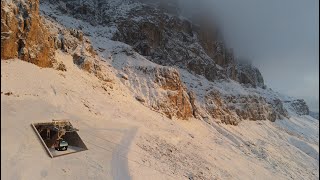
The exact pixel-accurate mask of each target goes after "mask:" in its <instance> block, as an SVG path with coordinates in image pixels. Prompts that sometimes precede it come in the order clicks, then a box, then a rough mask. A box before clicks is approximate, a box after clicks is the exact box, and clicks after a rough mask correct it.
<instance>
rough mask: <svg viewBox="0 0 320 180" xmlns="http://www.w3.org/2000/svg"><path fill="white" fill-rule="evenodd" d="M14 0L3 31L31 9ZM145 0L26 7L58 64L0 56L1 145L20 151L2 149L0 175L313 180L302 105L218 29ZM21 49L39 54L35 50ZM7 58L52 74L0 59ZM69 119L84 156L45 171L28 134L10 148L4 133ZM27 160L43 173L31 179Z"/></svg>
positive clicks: (315, 150)
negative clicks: (240, 55) (237, 53)
mask: <svg viewBox="0 0 320 180" xmlns="http://www.w3.org/2000/svg"><path fill="white" fill-rule="evenodd" d="M29 1H30V2H31V0H26V2H29ZM21 2H25V1H21V0H15V1H6V2H5V3H2V5H1V8H2V9H4V10H6V11H5V13H3V14H2V17H1V18H2V20H3V19H4V20H3V21H2V23H6V24H8V22H10V19H15V18H17V19H18V20H19V19H20V20H21V18H20V17H19V16H12V13H13V14H17V13H16V11H15V10H14V9H15V8H18V9H19V8H22V9H30V7H28V6H31V5H30V4H33V3H21ZM32 2H33V1H32ZM141 2H142V1H130V0H112V1H98V0H90V1H75V0H67V1H60V0H43V1H41V3H40V4H37V2H35V3H36V5H35V6H33V5H32V7H38V6H39V7H40V8H39V9H40V15H41V16H39V19H37V21H35V22H36V23H38V26H39V27H41V29H46V31H48V36H50V39H51V40H52V42H51V41H50V43H51V44H50V45H51V48H50V52H54V54H55V56H54V58H53V61H50V62H51V64H49V65H48V64H46V61H45V60H44V59H43V58H38V59H37V56H36V57H35V58H36V60H35V61H34V59H32V58H31V59H30V58H21V56H20V55H19V53H20V52H18V50H17V52H16V54H13V56H12V57H11V56H10V57H2V61H1V64H2V67H1V68H2V71H1V81H2V82H3V83H5V86H4V87H2V89H1V92H2V93H1V96H2V97H3V100H2V101H1V104H2V105H4V107H2V108H1V111H2V112H3V113H2V117H1V119H5V120H4V121H2V124H3V125H4V127H5V128H4V130H5V131H3V132H2V134H1V135H2V139H3V140H4V141H2V142H12V141H15V142H17V143H12V144H11V143H9V145H8V146H5V147H4V148H2V149H1V153H2V154H4V155H5V156H8V158H6V159H5V160H2V161H1V164H2V165H3V166H2V167H3V169H4V170H5V171H6V172H7V173H6V174H4V175H2V177H4V178H5V179H12V178H13V179H23V178H24V177H32V179H40V178H43V177H45V178H48V179H57V178H58V179H59V178H66V179H79V178H81V177H84V178H85V179H112V178H113V179H130V178H132V179H144V178H145V179H150V176H151V177H152V179H170V178H172V179H187V178H188V177H189V178H191V177H194V179H252V178H253V177H259V179H292V178H293V179H314V178H315V179H316V178H319V174H318V170H319V166H318V163H319V143H318V139H319V131H318V127H319V121H318V120H315V119H314V118H312V117H310V116H308V115H307V114H309V110H308V107H307V106H306V104H305V102H304V101H303V100H296V99H294V98H291V97H287V96H285V95H281V94H279V93H277V92H274V91H272V90H271V89H270V88H267V87H266V86H265V84H264V82H263V78H262V75H261V74H260V72H259V70H258V69H257V68H255V67H253V66H252V65H250V63H249V64H248V63H244V62H242V61H240V60H238V59H236V58H235V57H234V55H233V54H232V51H230V49H228V48H227V47H224V46H225V45H224V43H223V41H222V40H221V39H220V35H219V34H215V27H206V26H205V27H203V26H201V23H200V25H195V24H194V22H191V21H189V20H187V19H185V18H183V17H177V16H175V15H173V14H168V12H163V11H162V10H159V9H156V8H154V7H153V8H151V7H149V6H147V5H145V4H143V3H141ZM9 7H10V8H9ZM11 7H15V8H11ZM35 9H36V8H35ZM11 11H13V12H11ZM27 12H28V11H27ZM34 13H36V12H34ZM28 17H29V16H28ZM36 17H38V16H36ZM30 18H31V19H32V18H33V16H30ZM25 20H26V21H28V18H25V19H23V18H22V20H21V22H23V21H25ZM9 24H10V23H9ZM129 25H130V26H132V27H133V28H132V29H131V28H129V27H128V26H129ZM14 27H15V26H8V28H9V29H6V30H5V32H3V30H1V32H2V33H1V35H2V36H4V38H6V42H10V43H7V44H6V43H4V44H3V43H2V44H1V51H6V48H9V45H11V44H14V43H16V42H19V41H21V40H23V39H24V37H23V36H19V35H20V34H22V35H24V34H28V32H29V30H28V28H26V29H24V28H21V27H20V30H19V31H17V32H16V31H11V32H12V34H11V35H17V36H14V38H11V36H7V33H6V32H7V30H10V28H14ZM20 31H22V32H20ZM12 37H13V36H12ZM32 38H34V37H32ZM32 38H31V39H32ZM8 44H9V45H8ZM27 44H29V45H30V47H35V48H36V47H37V46H38V45H39V47H42V44H41V43H37V41H30V42H28V43H27ZM20 49H21V48H20ZM27 49H28V48H27ZM31 51H33V49H32V48H31V49H30V52H31ZM28 52H29V51H28ZM13 57H16V58H20V59H21V60H24V61H28V62H31V63H33V64H36V65H37V66H41V67H52V68H42V69H40V68H39V67H37V66H35V65H33V64H29V63H26V62H22V61H19V60H17V59H16V60H13V59H9V60H6V61H4V60H5V59H8V58H13ZM26 57H29V56H26ZM41 57H42V56H41ZM29 104H30V107H29V106H28V105H29ZM31 105H32V107H34V108H31ZM26 107H28V108H26ZM66 117H69V118H71V119H74V123H75V124H77V126H79V128H80V129H83V130H84V132H83V134H82V132H80V133H81V134H80V135H81V137H83V138H84V140H85V142H86V143H87V144H88V146H89V151H87V152H84V153H83V154H84V155H81V154H75V155H73V156H71V155H70V159H60V160H58V159H57V160H55V159H54V160H52V161H51V160H49V159H47V160H44V161H41V159H45V157H44V156H45V154H44V153H42V152H41V150H39V148H40V144H38V143H37V142H36V141H35V139H36V138H35V137H34V136H33V132H32V131H30V130H28V129H27V128H19V132H20V133H23V134H24V135H25V136H20V137H19V138H17V139H15V138H13V137H14V134H15V133H16V131H11V129H12V127H21V126H22V127H27V126H29V124H30V123H31V122H34V121H38V120H35V119H39V121H40V119H47V120H50V119H52V118H66ZM172 119H173V120H172ZM177 119H186V120H188V121H180V120H177ZM247 120H249V121H247ZM41 121H42V120H41ZM19 123H21V124H19ZM228 124H232V125H237V126H230V125H228ZM92 130H95V132H94V133H92ZM29 140H30V141H31V140H32V143H33V144H28V142H29ZM106 142H107V143H106ZM37 145H39V146H37ZM23 148H25V149H26V150H25V152H26V153H27V155H25V154H23V151H22V149H23ZM36 148H38V149H36ZM12 149H15V151H13V152H12ZM106 151H108V153H107V155H106V156H104V154H105V153H106ZM41 153H42V154H41ZM37 154H41V155H40V156H39V157H37ZM23 158H26V159H23ZM34 160H38V161H39V165H37V166H35V167H34V168H33V169H31V168H30V167H32V166H30V164H32V162H33V161H34ZM80 162H83V165H81V166H80V165H78V164H79V163H80ZM12 166H14V168H12ZM53 167H54V168H53ZM59 167H61V169H60V168H59ZM244 167H246V168H244ZM16 169H23V170H22V171H20V173H15V172H16V171H15V170H16ZM86 169H87V170H86Z"/></svg>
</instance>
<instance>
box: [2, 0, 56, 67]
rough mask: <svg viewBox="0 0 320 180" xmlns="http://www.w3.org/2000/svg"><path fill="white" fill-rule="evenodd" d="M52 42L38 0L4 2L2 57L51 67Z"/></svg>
mask: <svg viewBox="0 0 320 180" xmlns="http://www.w3.org/2000/svg"><path fill="white" fill-rule="evenodd" d="M53 44H54V43H53V38H52V36H51V35H50V34H49V32H48V31H47V29H46V28H45V27H44V26H43V24H42V21H41V18H40V16H39V1H38V0H14V1H1V59H11V58H19V59H22V60H24V61H28V62H31V63H34V64H37V65H38V66H41V67H52V66H53V55H54V48H53Z"/></svg>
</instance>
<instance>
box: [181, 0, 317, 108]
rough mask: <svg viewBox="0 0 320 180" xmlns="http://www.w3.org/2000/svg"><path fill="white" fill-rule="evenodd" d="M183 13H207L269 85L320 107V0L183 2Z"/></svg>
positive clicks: (187, 14) (237, 52)
mask: <svg viewBox="0 0 320 180" xmlns="http://www.w3.org/2000/svg"><path fill="white" fill-rule="evenodd" d="M179 4H180V8H181V9H180V10H181V13H183V14H184V15H186V16H189V17H193V16H195V15H196V14H199V13H206V15H207V16H208V15H211V16H212V18H213V17H214V18H215V19H214V20H213V21H214V22H215V23H218V24H219V27H220V28H221V30H222V33H223V35H224V39H225V40H226V42H227V43H228V45H229V46H230V47H232V48H234V52H235V54H236V56H243V57H246V58H250V59H251V60H252V61H253V64H254V65H256V66H257V67H258V68H259V69H260V71H261V73H262V75H263V77H264V79H265V82H266V84H267V86H268V87H270V88H272V89H274V90H276V91H279V92H281V93H284V94H288V95H291V96H295V97H299V98H304V99H305V100H306V101H307V103H308V105H309V106H310V109H311V110H313V111H318V109H319V95H318V94H319V78H318V77H319V60H318V59H319V51H318V48H319V46H318V44H319V41H318V39H319V26H318V22H319V1H316V0H305V1H301V0H280V1H279V0H270V1H254V0H242V1H236V0H227V1H222V0H203V1H193V0H183V1H180V3H179Z"/></svg>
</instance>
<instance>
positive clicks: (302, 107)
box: [286, 99, 309, 115]
mask: <svg viewBox="0 0 320 180" xmlns="http://www.w3.org/2000/svg"><path fill="white" fill-rule="evenodd" d="M286 103H289V105H290V108H291V109H292V110H293V111H294V112H296V113H297V114H298V115H309V107H308V106H307V103H306V102H305V101H304V100H303V99H295V100H292V101H287V102H286Z"/></svg>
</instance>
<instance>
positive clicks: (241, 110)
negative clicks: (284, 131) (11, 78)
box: [1, 0, 308, 125]
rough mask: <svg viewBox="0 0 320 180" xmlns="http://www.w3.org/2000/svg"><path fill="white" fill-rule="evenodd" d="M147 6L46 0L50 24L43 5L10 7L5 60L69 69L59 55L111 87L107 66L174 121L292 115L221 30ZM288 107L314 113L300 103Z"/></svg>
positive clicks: (5, 16)
mask: <svg viewBox="0 0 320 180" xmlns="http://www.w3.org/2000/svg"><path fill="white" fill-rule="evenodd" d="M141 2H143V1H141ZM141 2H138V1H129V0H111V1H100V0H89V1H77V0H64V1H61V0H43V1H42V2H41V3H42V4H41V12H42V15H44V17H45V18H44V20H45V21H41V19H40V16H39V12H38V11H39V4H38V1H32V0H29V1H25V2H23V1H14V3H10V4H9V3H6V2H5V3H3V4H2V5H1V8H2V9H3V10H4V11H3V12H2V14H1V18H2V24H3V25H4V26H3V28H1V33H2V34H1V38H2V39H3V41H2V42H1V51H2V52H4V54H3V53H2V59H7V58H13V57H18V58H20V59H22V60H26V61H29V62H32V63H34V64H37V65H39V66H42V67H50V66H55V67H56V68H57V69H58V70H67V69H65V68H64V66H63V62H55V63H53V60H52V58H51V57H52V54H53V52H54V51H55V50H61V51H63V52H65V53H67V54H70V55H71V56H72V57H73V63H74V64H75V65H77V66H78V67H79V68H81V69H84V70H86V71H88V72H89V73H93V74H95V75H96V76H97V77H98V78H99V79H101V80H103V81H104V82H110V81H112V80H110V79H108V75H106V74H107V72H106V71H108V68H105V67H107V66H109V67H112V68H113V69H114V70H115V71H116V73H118V77H119V79H120V80H121V82H122V83H123V84H124V85H125V86H126V87H127V88H128V89H129V90H130V91H131V92H132V95H133V96H134V97H135V98H136V99H137V100H138V101H140V102H141V103H142V104H144V105H145V106H148V107H149V108H151V109H153V110H155V111H158V112H160V113H164V114H165V115H166V116H168V117H170V118H174V117H176V118H179V119H188V118H190V117H195V118H198V119H205V120H206V121H207V122H209V123H210V122H212V121H220V122H223V123H226V124H233V125H236V124H238V123H239V122H241V121H242V120H254V121H255V120H270V121H275V120H276V119H283V118H288V117H289V115H288V111H287V109H286V107H287V106H284V104H283V102H284V98H282V96H279V95H277V93H275V92H273V91H272V90H270V89H267V88H266V86H265V84H264V80H263V77H262V75H261V73H260V72H259V70H258V69H257V68H255V67H253V66H252V64H250V63H248V62H245V61H242V60H239V59H237V58H236V57H235V55H234V54H233V51H232V49H231V48H228V47H226V45H225V43H224V41H223V38H222V35H221V33H219V31H218V28H217V27H215V26H214V25H211V24H209V23H208V22H205V21H204V20H203V19H202V20H201V21H198V23H197V24H195V23H194V22H191V21H190V20H187V19H184V18H181V17H178V16H176V14H175V13H173V14H172V13H171V14H170V11H174V8H173V7H171V6H170V7H163V6H161V7H163V8H156V7H157V6H149V5H146V4H143V3H141ZM173 6H174V5H173ZM46 29H50V33H49V32H48V31H47V30H46ZM9 49H14V50H13V51H10V50H9ZM56 65H57V66H56ZM290 107H291V109H293V111H296V112H297V113H299V114H307V112H308V110H307V106H306V105H305V104H303V103H302V102H301V101H300V100H297V101H294V102H292V103H291V106H290Z"/></svg>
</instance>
